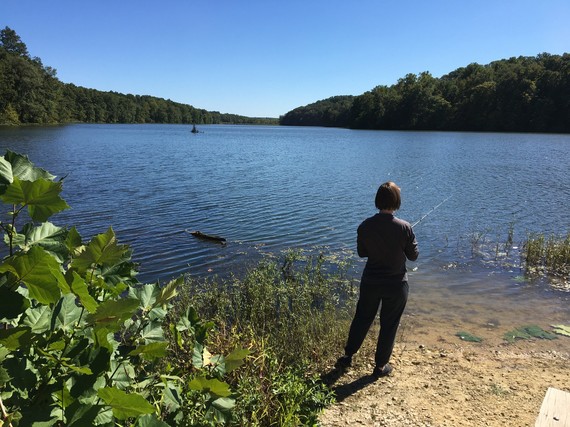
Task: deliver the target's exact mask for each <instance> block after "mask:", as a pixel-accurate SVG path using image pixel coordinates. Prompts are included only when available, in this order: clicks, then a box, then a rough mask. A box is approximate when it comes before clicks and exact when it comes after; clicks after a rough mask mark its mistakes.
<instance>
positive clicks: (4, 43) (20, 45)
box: [0, 27, 30, 58]
mask: <svg viewBox="0 0 570 427" xmlns="http://www.w3.org/2000/svg"><path fill="white" fill-rule="evenodd" d="M0 47H2V48H3V49H4V50H6V52H8V53H12V54H15V55H18V56H23V57H26V58H29V57H30V55H29V53H28V48H27V46H26V44H25V43H24V42H23V41H22V40H21V39H20V36H19V35H18V34H16V32H15V31H14V30H12V29H11V28H9V27H4V29H3V30H0Z"/></svg>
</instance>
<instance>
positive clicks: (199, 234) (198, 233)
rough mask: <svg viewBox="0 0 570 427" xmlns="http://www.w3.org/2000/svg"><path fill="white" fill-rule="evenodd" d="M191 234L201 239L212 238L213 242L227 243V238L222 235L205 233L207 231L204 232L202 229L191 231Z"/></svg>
mask: <svg viewBox="0 0 570 427" xmlns="http://www.w3.org/2000/svg"><path fill="white" fill-rule="evenodd" d="M190 234H191V235H192V236H194V237H197V238H199V239H203V240H211V241H213V242H218V243H221V244H222V245H225V244H226V239H224V238H223V237H220V236H214V235H212V234H205V233H202V232H201V231H191V232H190Z"/></svg>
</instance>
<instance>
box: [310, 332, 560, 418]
mask: <svg viewBox="0 0 570 427" xmlns="http://www.w3.org/2000/svg"><path fill="white" fill-rule="evenodd" d="M419 329H421V328H419ZM413 331H414V328H413V327H412V328H411V331H410V330H408V331H407V332H406V333H405V334H401V335H403V336H400V337H399V342H398V343H397V344H396V348H395V350H394V354H393V357H392V362H391V363H392V366H393V367H394V372H393V373H392V375H391V376H390V377H387V378H381V379H379V380H377V381H373V380H372V378H371V377H370V375H369V374H370V373H371V372H372V367H373V366H372V361H373V348H372V347H373V344H374V342H373V341H374V338H375V337H374V336H375V331H371V332H370V333H369V335H368V337H367V340H366V342H365V345H364V347H363V348H362V349H361V351H360V352H359V353H358V354H357V355H355V357H354V366H353V368H351V369H350V370H349V371H347V372H346V373H345V374H344V375H342V376H340V377H339V378H338V379H337V377H338V375H336V373H335V372H333V371H331V373H330V375H329V377H328V379H329V380H330V381H331V382H332V383H333V385H332V387H333V388H334V389H335V391H336V395H337V401H338V403H337V404H336V405H334V406H333V407H331V408H329V409H327V410H326V411H325V412H324V413H323V415H322V416H321V419H320V422H321V426H322V427H336V426H375V427H376V426H390V427H399V426H424V427H427V426H430V427H432V426H449V427H457V426H470V427H471V426H477V427H479V426H496V427H504V426H534V422H535V420H536V417H537V415H538V413H539V410H540V405H541V403H542V400H543V398H544V395H545V393H546V390H547V389H548V387H555V388H558V389H560V390H565V391H570V338H567V337H563V336H561V337H560V338H559V339H557V340H553V341H549V340H541V339H533V340H524V341H517V342H515V343H513V344H509V343H507V342H505V341H503V340H502V336H498V337H496V338H495V339H491V340H486V341H484V342H482V343H471V342H464V341H461V340H460V339H459V338H457V337H455V336H454V334H453V333H451V331H449V330H434V331H432V333H430V334H426V333H425V332H423V331H416V332H415V333H414V332H413ZM335 380H336V381H335Z"/></svg>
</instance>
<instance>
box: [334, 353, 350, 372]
mask: <svg viewBox="0 0 570 427" xmlns="http://www.w3.org/2000/svg"><path fill="white" fill-rule="evenodd" d="M351 366H352V356H347V355H346V354H345V355H344V356H341V357H339V358H338V360H337V361H336V363H335V364H334V367H335V368H337V369H346V368H350V367H351Z"/></svg>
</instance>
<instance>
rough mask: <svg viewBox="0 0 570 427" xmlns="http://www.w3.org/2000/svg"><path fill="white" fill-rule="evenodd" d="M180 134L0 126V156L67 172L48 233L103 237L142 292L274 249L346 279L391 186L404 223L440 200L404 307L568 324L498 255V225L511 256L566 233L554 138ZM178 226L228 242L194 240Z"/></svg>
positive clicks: (339, 132) (563, 183)
mask: <svg viewBox="0 0 570 427" xmlns="http://www.w3.org/2000/svg"><path fill="white" fill-rule="evenodd" d="M190 129H191V127H189V126H181V125H72V126H55V127H28V128H0V148H2V149H3V151H4V150H5V149H7V148H9V149H12V150H14V151H16V152H19V153H25V154H28V155H29V156H30V158H31V160H32V161H33V162H34V163H36V164H37V165H39V166H41V167H43V168H45V169H47V170H49V171H50V172H52V173H54V174H56V175H58V176H63V175H66V174H69V175H68V177H67V178H66V180H65V185H64V195H63V196H64V198H65V199H66V201H67V202H68V203H69V205H71V206H72V209H71V210H70V211H67V212H64V213H62V214H58V215H57V216H56V217H54V218H53V222H54V223H56V224H58V225H66V224H67V225H74V224H76V225H78V229H79V231H80V233H81V235H82V236H83V237H84V239H88V238H90V237H91V236H93V235H94V234H97V233H102V232H104V231H105V230H106V229H107V227H108V226H109V225H112V226H113V228H114V230H115V231H116V233H117V235H118V237H119V240H120V241H121V242H122V243H128V244H131V245H132V247H133V249H134V256H135V259H136V261H137V262H139V263H140V264H141V274H140V279H141V280H143V281H155V280H160V281H166V280H169V279H170V278H172V277H174V276H177V275H179V274H184V273H187V274H191V275H193V276H207V275H208V276H209V275H212V274H218V275H221V276H223V275H224V274H227V272H228V271H233V272H236V271H237V272H239V271H243V270H244V269H245V268H247V266H248V265H251V264H252V263H254V262H255V261H256V260H258V259H259V258H260V257H261V256H263V255H264V254H271V255H273V256H278V255H279V254H280V253H281V251H283V250H285V249H286V248H300V249H302V250H305V251H307V252H323V253H325V254H328V255H334V256H337V257H339V258H346V259H349V260H351V261H352V263H353V272H354V275H355V277H356V278H357V277H358V275H359V273H360V271H361V269H362V266H363V261H362V260H359V259H358V258H357V257H356V255H355V238H356V228H357V226H358V224H359V223H360V222H361V221H362V220H363V219H365V218H366V217H368V216H371V215H373V214H374V213H375V209H374V195H375V193H376V189H377V187H378V185H379V184H380V183H382V182H384V181H386V180H393V181H395V182H397V183H398V184H399V185H400V187H401V188H402V192H403V204H402V209H401V211H400V212H398V216H400V217H401V218H404V219H406V220H408V221H410V222H414V221H417V220H419V219H420V218H422V216H423V215H425V214H426V213H428V212H430V210H432V209H433V208H434V207H436V206H438V205H439V204H440V203H442V201H444V200H446V201H445V203H443V204H441V205H440V206H439V207H438V208H437V209H436V210H435V211H433V212H431V213H430V214H429V216H427V217H426V218H425V219H424V220H423V221H422V222H421V223H420V224H418V226H417V227H416V228H415V230H416V234H417V238H418V241H419V243H420V250H421V256H420V260H419V261H418V262H417V263H415V264H410V268H416V271H414V272H412V273H411V279H410V280H411V286H412V289H413V291H412V292H413V293H412V295H413V298H414V299H413V300H412V301H416V302H415V303H413V302H411V304H416V307H417V309H418V310H424V311H427V312H437V313H439V314H441V315H447V314H446V313H449V315H450V316H452V317H453V318H454V319H461V318H462V316H461V315H460V314H459V313H460V312H464V313H465V316H463V317H466V318H471V317H473V316H474V314H473V310H475V311H485V312H488V313H489V315H488V317H493V316H492V315H491V314H492V313H499V314H500V315H504V316H507V315H508V316H510V317H511V318H520V319H521V320H522V319H523V318H525V316H534V317H535V318H536V317H537V316H539V315H540V313H539V311H541V310H538V309H537V304H536V301H541V304H540V307H544V310H547V311H546V313H547V314H548V316H549V318H556V319H557V320H558V321H560V322H562V323H563V322H566V323H570V314H569V309H568V293H567V292H563V290H564V287H563V286H562V287H559V289H558V290H557V289H555V288H553V287H551V286H548V284H545V282H544V281H542V280H534V281H533V280H526V279H525V280H521V276H522V272H521V267H520V260H519V259H518V253H517V249H513V248H512V247H511V248H510V249H509V248H505V247H504V244H505V242H506V241H507V239H508V237H509V230H510V229H511V227H512V246H517V247H520V244H521V242H522V241H523V240H524V238H525V237H526V236H527V233H529V232H544V233H546V234H551V233H554V234H565V233H566V232H567V231H568V224H569V223H570V213H569V210H568V200H570V177H569V174H568V170H570V136H568V135H530V134H492V133H485V134H479V133H452V132H448V133H441V132H381V131H350V130H344V129H322V128H295V127H292V128H289V127H252V126H214V125H212V126H203V127H202V130H203V131H204V133H200V134H192V133H191V132H190ZM448 198H449V199H448ZM187 229H190V230H200V231H202V232H205V233H211V234H216V235H220V236H222V237H225V238H226V239H227V240H228V244H227V245H226V246H223V247H222V246H220V245H217V244H212V243H210V242H204V241H201V240H197V239H195V238H194V237H193V236H191V235H189V234H188V233H187V232H186V231H185V230H187ZM507 249H508V250H509V254H508V255H503V253H506V250H507ZM537 310H538V311H537ZM499 314H497V316H499ZM542 314H544V313H542Z"/></svg>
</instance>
